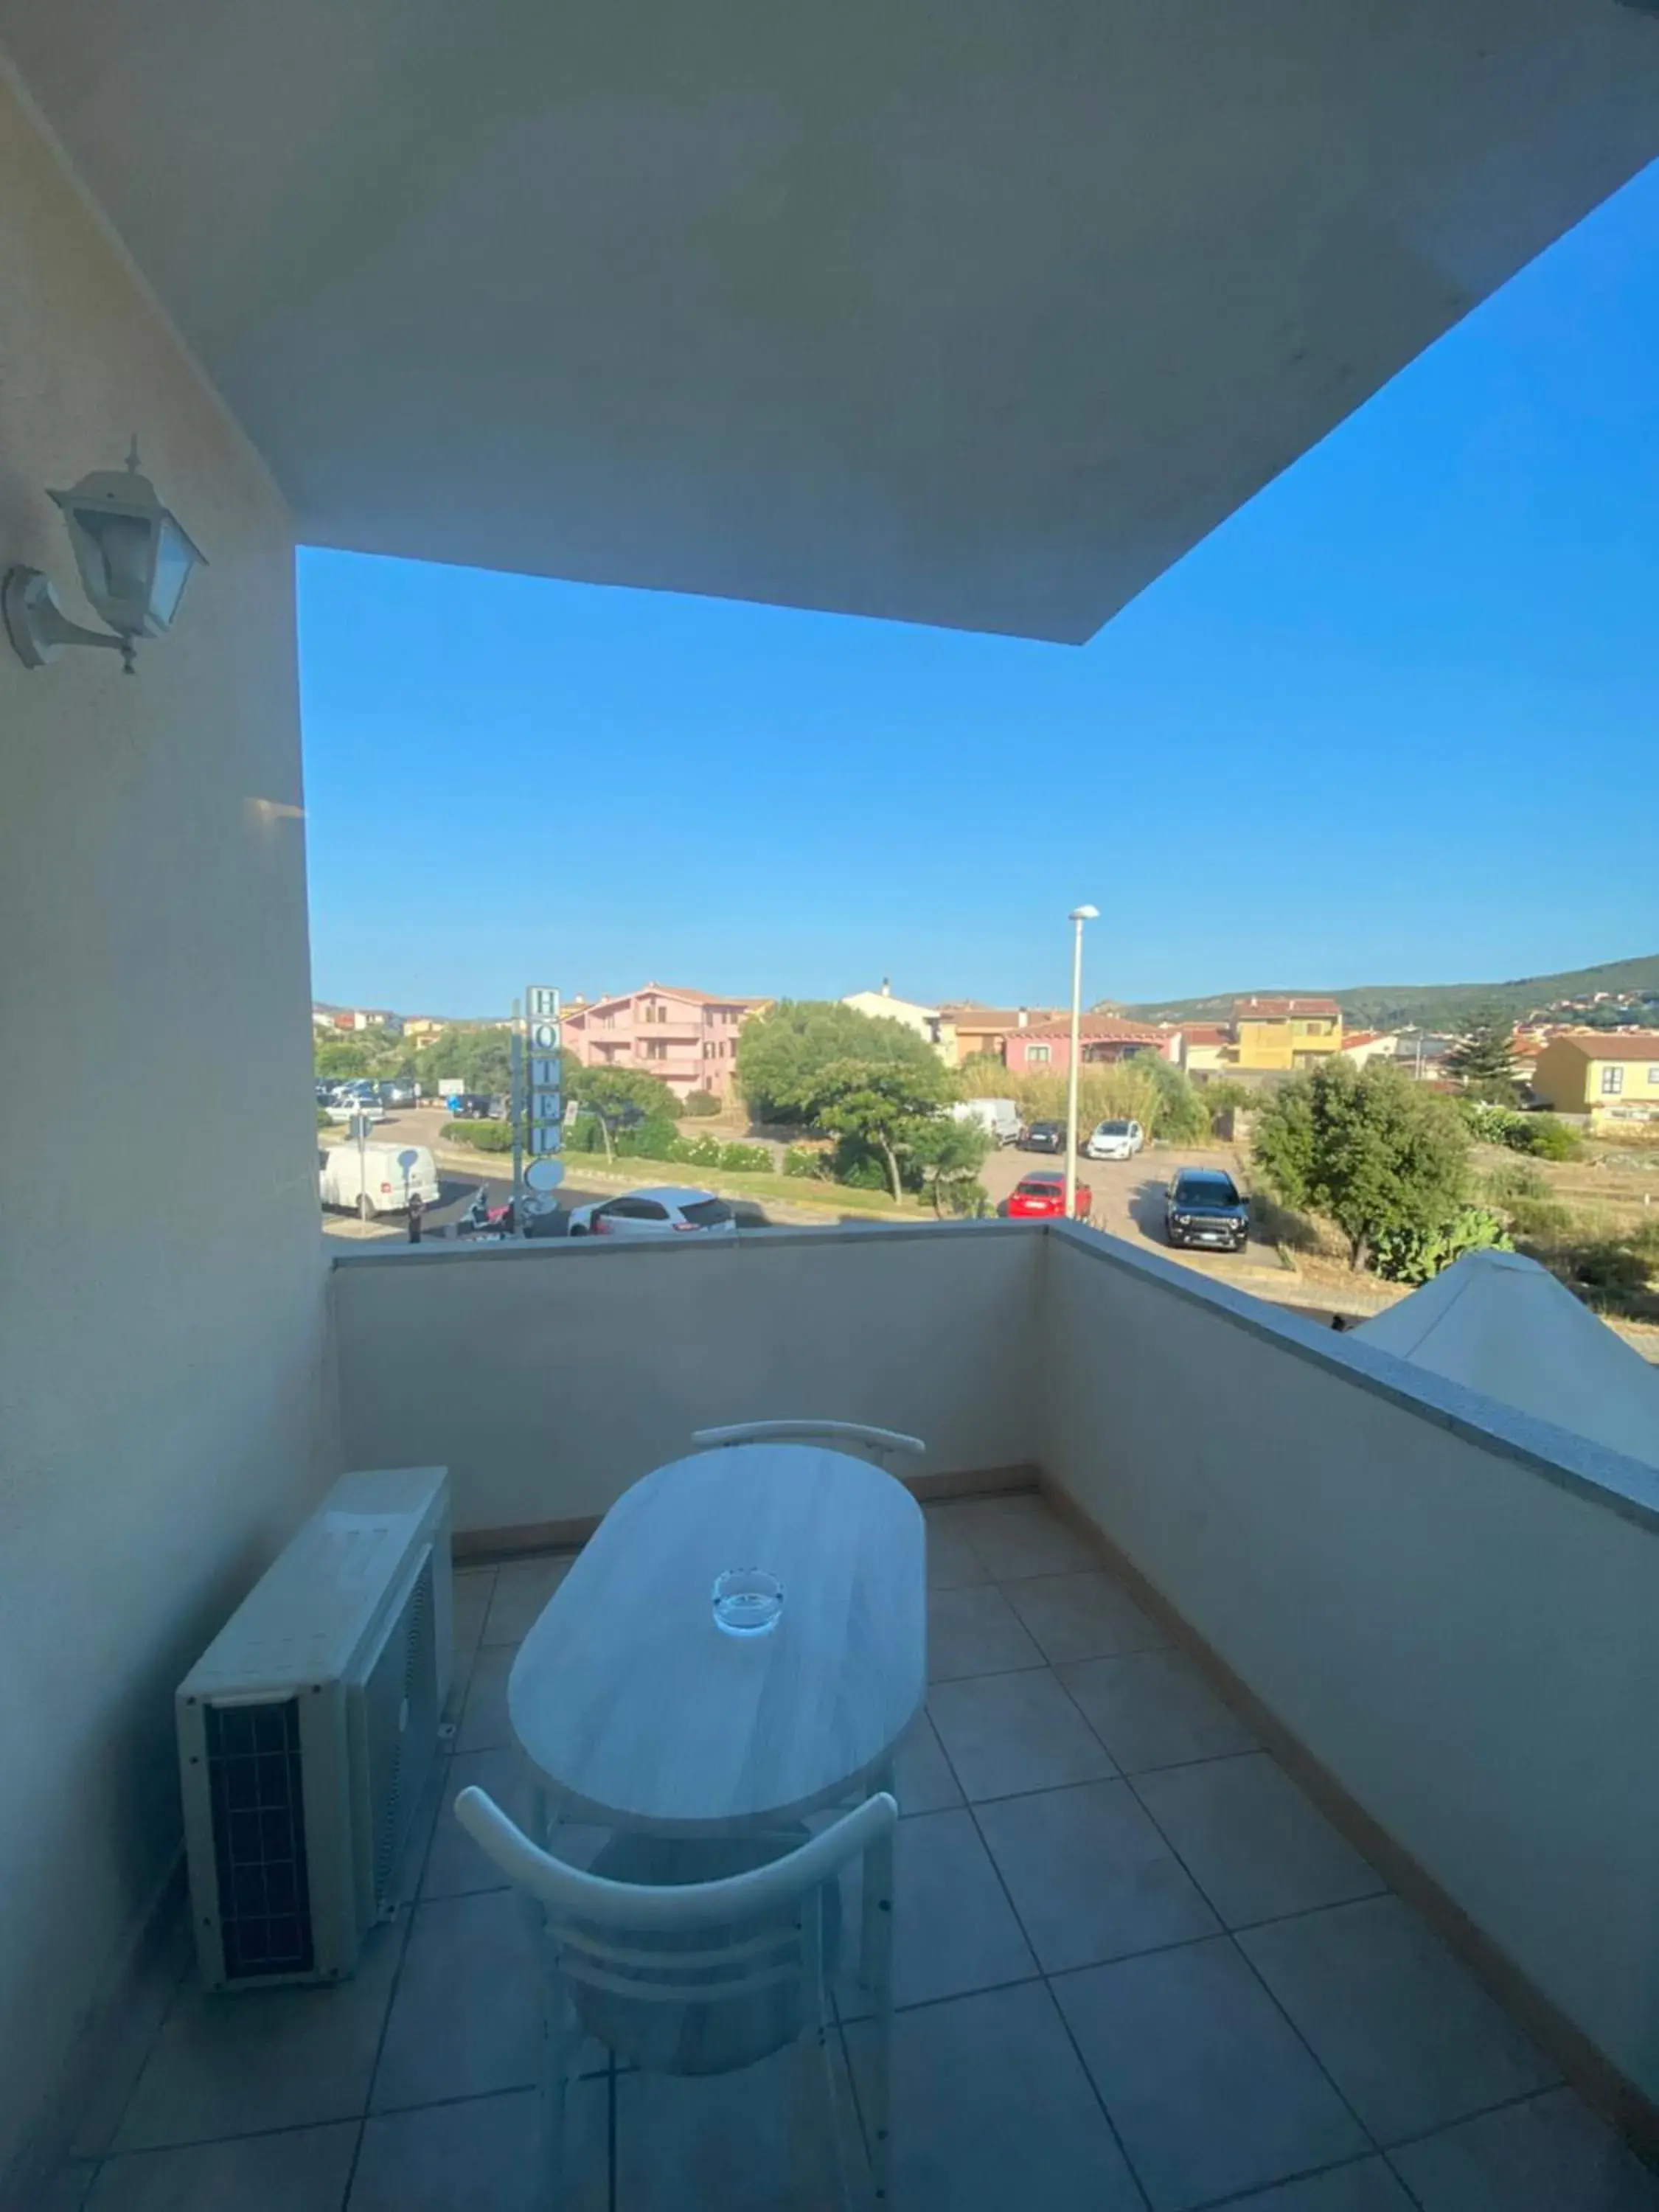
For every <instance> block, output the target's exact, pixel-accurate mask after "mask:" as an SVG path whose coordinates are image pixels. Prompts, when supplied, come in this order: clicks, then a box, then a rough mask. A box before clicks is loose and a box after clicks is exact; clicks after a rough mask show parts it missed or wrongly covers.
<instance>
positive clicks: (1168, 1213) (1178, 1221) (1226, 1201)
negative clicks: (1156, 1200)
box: [1164, 1168, 1250, 1252]
mask: <svg viewBox="0 0 1659 2212" xmlns="http://www.w3.org/2000/svg"><path fill="white" fill-rule="evenodd" d="M1249 1234H1250V1208H1249V1200H1247V1199H1244V1198H1243V1197H1241V1196H1240V1194H1239V1190H1238V1186H1237V1183H1236V1182H1234V1181H1233V1179H1232V1177H1231V1176H1230V1175H1229V1174H1228V1173H1227V1171H1226V1170H1225V1168H1177V1169H1176V1171H1175V1173H1174V1174H1173V1175H1172V1176H1170V1187H1169V1188H1168V1189H1167V1190H1166V1191H1165V1192H1164V1236H1165V1237H1166V1238H1167V1239H1168V1241H1169V1242H1170V1243H1171V1244H1209V1245H1215V1246H1218V1247H1219V1248H1220V1249H1221V1250H1223V1251H1224V1252H1242V1251H1243V1249H1244V1247H1245V1245H1246V1243H1248V1242H1249Z"/></svg>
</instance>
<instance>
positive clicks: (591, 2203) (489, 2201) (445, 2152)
mask: <svg viewBox="0 0 1659 2212" xmlns="http://www.w3.org/2000/svg"><path fill="white" fill-rule="evenodd" d="M610 2094H611V2085H610V2082H609V2081H608V2080H607V2079H606V2078H605V2076H604V2075H599V2076H597V2077H596V2078H594V2079H593V2080H592V2081H574V2082H572V2083H571V2085H570V2087H569V2088H568V2091H567V2092H566V2105H565V2114H566V2119H565V2124H566V2126H567V2128H568V2130H569V2135H568V2142H567V2146H566V2164H565V2175H566V2180H567V2191H566V2194H565V2196H564V2197H562V2200H561V2203H560V2206H559V2212H607V2205H608V2200H609V2197H610V2173H611V2150H610V2141H609V2135H610V2123H609V2100H610ZM539 2160H540V2146H539V2141H538V2100H537V2095H536V2092H535V2091H534V2090H533V2089H519V2090H513V2091H512V2092H510V2093H507V2095H504V2096H499V2097H468V2098H465V2099H463V2100H461V2101H460V2102H459V2103H456V2104H447V2105H428V2106H421V2107H420V2108H419V2109H417V2110H416V2111H414V2112H387V2113H385V2114H383V2115H381V2116H379V2117H377V2118H374V2119H371V2120H370V2121H369V2122H368V2125H367V2126H366V2127H365V2128H364V2130H363V2142H362V2150H361V2151H360V2153H359V2154H358V2158H357V2171H356V2176H355V2178H354V2179H353V2181H352V2185H351V2195H350V2197H349V2200H348V2212H549V2209H548V2197H547V2191H546V2189H545V2186H544V2180H543V2176H542V2171H541V2166H540V2162H539ZM227 2212H230V2208H228V2207H227Z"/></svg>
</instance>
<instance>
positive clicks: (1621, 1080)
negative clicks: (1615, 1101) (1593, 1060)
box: [1601, 1067, 1625, 1098]
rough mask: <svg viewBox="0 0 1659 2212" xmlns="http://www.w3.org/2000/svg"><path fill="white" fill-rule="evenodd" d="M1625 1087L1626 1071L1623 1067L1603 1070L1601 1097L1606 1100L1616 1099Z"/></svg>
mask: <svg viewBox="0 0 1659 2212" xmlns="http://www.w3.org/2000/svg"><path fill="white" fill-rule="evenodd" d="M1624 1087H1625V1071H1624V1069H1623V1068H1622V1067H1604V1068H1603V1069H1602V1070H1601V1096H1602V1097H1604V1098H1616V1097H1618V1096H1619V1094H1620V1091H1622V1090H1623V1089H1624Z"/></svg>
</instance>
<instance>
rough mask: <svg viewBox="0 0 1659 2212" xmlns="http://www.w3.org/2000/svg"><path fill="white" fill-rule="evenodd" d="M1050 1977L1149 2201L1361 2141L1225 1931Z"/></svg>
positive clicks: (1160, 2203)
mask: <svg viewBox="0 0 1659 2212" xmlns="http://www.w3.org/2000/svg"><path fill="white" fill-rule="evenodd" d="M1052 1986H1053V1989H1054V1996H1055V1999H1056V2001H1057V2002H1058V2003H1059V2006H1060V2010H1061V2012H1062V2013H1063V2014H1064V2015H1065V2016H1066V2021H1067V2023H1068V2025H1069V2026H1070V2027H1071V2030H1072V2033H1073V2034H1074V2035H1075V2036H1076V2038H1077V2044H1078V2049H1079V2051H1081V2052H1082V2054H1083V2063H1084V2064H1085V2066H1086V2067H1087V2068H1088V2069H1089V2071H1090V2073H1091V2075H1093V2077H1094V2081H1095V2086H1096V2087H1097V2089H1098V2090H1099V2091H1100V2093H1101V2096H1102V2098H1103V2100H1104V2102H1105V2106H1106V2110H1107V2111H1108V2112H1109V2113H1110V2115H1111V2118H1112V2123H1113V2125H1114V2126H1115V2128H1116V2130H1117V2131H1118V2134H1119V2136H1120V2137H1121V2140H1122V2143H1123V2148H1124V2149H1125V2150H1126V2151H1127V2153H1128V2154H1129V2159H1130V2162H1131V2163H1132V2164H1133V2166H1134V2169H1135V2172H1136V2173H1137V2174H1138V2175H1139V2179H1140V2184H1141V2186H1142V2188H1143V2189H1145V2191H1146V2194H1147V2196H1148V2197H1149V2198H1150V2199H1151V2202H1152V2208H1153V2212H1188V2208H1189V2207H1191V2206H1194V2205H1199V2204H1208V2203H1212V2201H1213V2200H1214V2199H1215V2198H1217V2197H1225V2196H1228V2195H1230V2194H1233V2193H1236V2192H1238V2191H1243V2190H1247V2189H1251V2188H1260V2187H1261V2186H1262V2185H1265V2184H1266V2183H1267V2182H1270V2181H1282V2180H1285V2179H1288V2178H1289V2177H1290V2176H1291V2175H1292V2174H1295V2173H1298V2172H1308V2171H1310V2170H1311V2169H1312V2168H1314V2167H1316V2166H1328V2165H1331V2164H1334V2162H1335V2161H1337V2160H1340V2159H1345V2158H1358V2157H1359V2156H1361V2155H1362V2154H1364V2152H1366V2151H1367V2150H1369V2149H1370V2144H1369V2143H1368V2142H1367V2141H1366V2139H1365V2136H1364V2130H1362V2129H1361V2128H1360V2126H1359V2124H1358V2122H1357V2121H1356V2120H1355V2118H1353V2115H1352V2113H1351V2112H1349V2111H1348V2110H1347V2108H1346V2106H1345V2105H1344V2104H1343V2102H1342V2100H1341V2099H1340V2097H1339V2096H1338V2095H1337V2093H1336V2092H1335V2090H1334V2089H1333V2088H1332V2087H1331V2085H1330V2083H1329V2082H1328V2081H1327V2080H1326V2078H1325V2076H1324V2075H1323V2074H1322V2073H1321V2071H1320V2069H1319V2068H1318V2066H1317V2065H1316V2063H1315V2062H1314V2060H1313V2059H1312V2058H1311V2057H1310V2056H1309V2055H1308V2052H1307V2051H1306V2050H1305V2049H1304V2047H1303V2045H1302V2044H1301V2042H1300V2041H1299V2040H1298V2039H1297V2036H1296V2035H1295V2033H1293V2032H1292V2031H1291V2028H1290V2027H1289V2026H1288V2025H1287V2024H1286V2022H1285V2018H1284V2016H1283V2015H1282V2014H1281V2013H1280V2012H1279V2008H1278V2007H1277V2006H1276V2005H1275V2004H1274V2003H1273V1999H1272V1998H1271V1997H1270V1996H1268V1995H1267V1991H1266V1990H1264V1989H1263V1988H1262V1986H1261V1983H1260V1982H1259V1981H1258V1980H1257V1979H1256V1978H1255V1975H1254V1974H1253V1973H1252V1972H1250V1970H1249V1966H1247V1965H1246V1964H1245V1962H1244V1960H1243V1959H1242V1958H1241V1957H1240V1956H1239V1954H1238V1952H1237V1949H1236V1948H1234V1945H1233V1942H1232V1941H1231V1937H1227V1936H1220V1937H1218V1938H1217V1939H1215V1940H1214V1941H1213V1942H1207V1943H1189V1944H1187V1945H1184V1946H1183V1947H1182V1948H1181V1949H1179V1950H1174V1951H1155V1952H1152V1953H1150V1954H1148V1955H1147V1956H1146V1957H1144V1958H1139V1959H1124V1960H1120V1961H1119V1962H1118V1963H1117V1964H1116V1965H1115V1966H1091V1967H1087V1968H1085V1971H1084V1972H1081V1973H1079V1974H1062V1975H1061V1976H1060V1978H1058V1979H1057V1980H1056V1981H1055V1982H1054V1984H1052Z"/></svg>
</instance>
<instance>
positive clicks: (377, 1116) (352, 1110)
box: [327, 1091, 386, 1121]
mask: <svg viewBox="0 0 1659 2212" xmlns="http://www.w3.org/2000/svg"><path fill="white" fill-rule="evenodd" d="M327 1111H328V1118H329V1120H330V1121H355V1120H356V1118H357V1117H358V1116H359V1115H363V1116H366V1117H367V1119H368V1120H369V1121H385V1119H386V1109H385V1108H384V1107H383V1106H382V1105H381V1103H380V1100H379V1099H378V1098H375V1097H366V1096H364V1094H363V1093H362V1092H361V1091H336V1092H335V1093H334V1096H333V1097H331V1099H330V1100H329V1102H328V1109H327Z"/></svg>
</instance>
